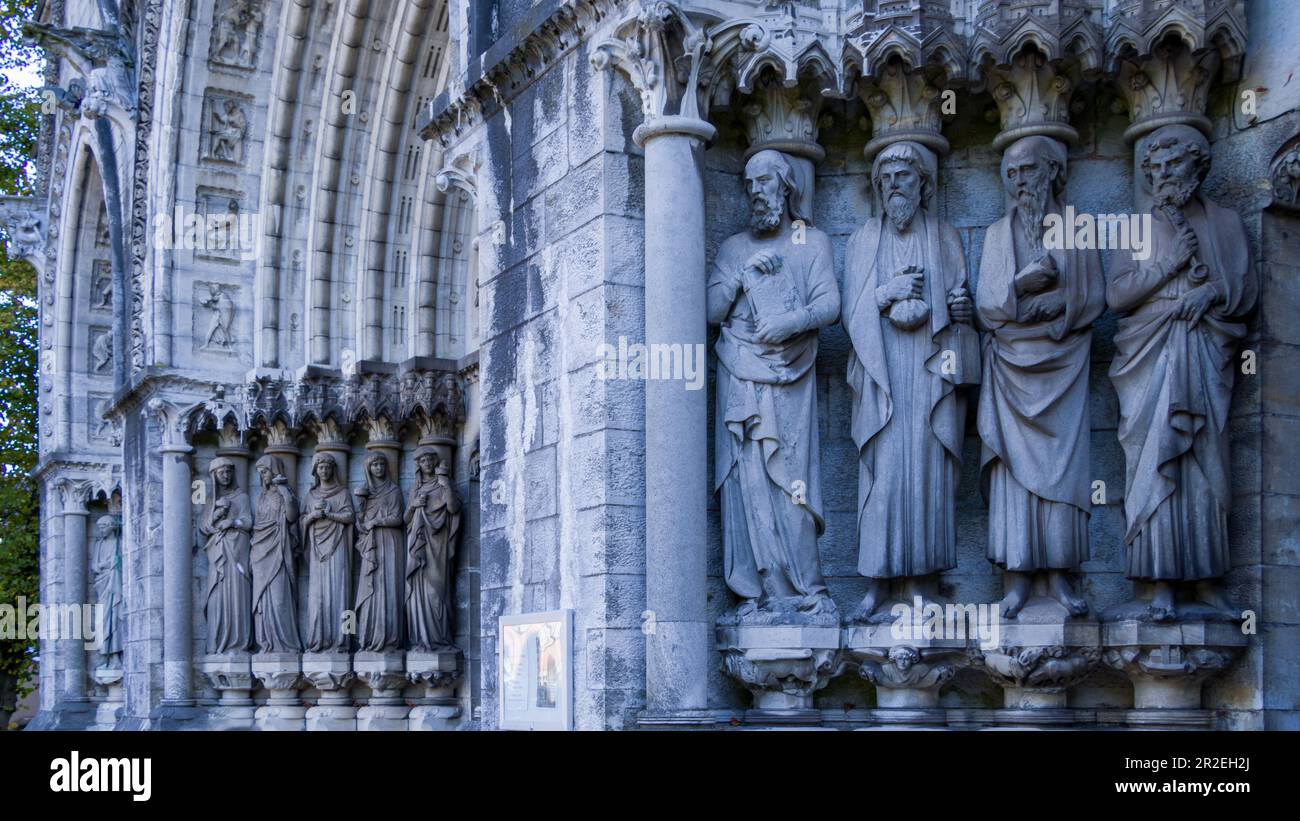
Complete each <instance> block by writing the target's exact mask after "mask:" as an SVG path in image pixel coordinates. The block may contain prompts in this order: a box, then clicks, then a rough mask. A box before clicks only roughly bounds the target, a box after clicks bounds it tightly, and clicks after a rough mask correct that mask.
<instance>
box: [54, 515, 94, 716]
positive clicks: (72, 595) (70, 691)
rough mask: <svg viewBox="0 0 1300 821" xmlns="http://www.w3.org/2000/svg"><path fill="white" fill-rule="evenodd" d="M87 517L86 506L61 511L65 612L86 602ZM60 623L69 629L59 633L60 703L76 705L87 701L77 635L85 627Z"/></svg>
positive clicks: (81, 644) (82, 650)
mask: <svg viewBox="0 0 1300 821" xmlns="http://www.w3.org/2000/svg"><path fill="white" fill-rule="evenodd" d="M87 517H88V514H87V511H86V509H85V507H84V506H83V505H81V504H79V503H78V504H76V506H75V508H74V509H71V510H69V509H67V508H65V509H64V511H63V544H64V552H63V585H64V589H63V596H64V600H63V602H62V604H63V605H65V607H66V608H67V613H69V614H70V613H72V612H73V611H72V607H73V606H75V607H77V608H80V607H81V606H82V605H84V604H86V603H88V602H89V599H88V598H87V594H86V572H87V558H86V553H87V548H86V519H87ZM59 612H60V619H61V621H63V623H61V624H60V625H59V629H60V631H63V630H68V629H70V628H71V632H69V633H66V634H65V633H62V632H61V633H60V635H61V636H62V637H63V700H64V701H65V702H78V701H85V700H86V644H85V642H86V640H87V638H88V637H87V636H84V635H82V634H81V633H80V628H84V627H85V626H86V625H85V619H84V618H82V617H81V616H78V617H77V620H78V621H79V622H80V624H71V623H70V622H71V618H70V617H69V618H68V619H66V620H63V618H62V612H63V611H59Z"/></svg>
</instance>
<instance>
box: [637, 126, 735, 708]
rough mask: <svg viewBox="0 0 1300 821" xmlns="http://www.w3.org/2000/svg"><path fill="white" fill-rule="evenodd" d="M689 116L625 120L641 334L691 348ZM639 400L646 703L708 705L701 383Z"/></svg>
mask: <svg viewBox="0 0 1300 821" xmlns="http://www.w3.org/2000/svg"><path fill="white" fill-rule="evenodd" d="M715 133H716V132H715V129H714V128H713V126H712V125H710V124H709V123H707V122H704V121H703V120H700V119H697V118H695V117H681V116H663V117H657V118H654V119H651V120H648V121H647V122H645V123H644V124H642V125H641V126H640V127H638V128H637V130H636V133H635V134H634V139H635V140H636V142H637V144H638V145H640V146H642V147H643V148H644V149H645V178H646V186H645V191H646V195H645V334H646V338H645V341H646V343H647V344H648V345H654V344H655V343H666V344H671V345H681V346H682V347H683V348H684V349H685V348H686V346H695V345H698V346H700V348H701V349H702V348H703V346H704V344H705V341H706V339H707V325H706V323H705V315H704V308H705V285H706V282H707V277H706V275H705V268H704V179H703V174H702V170H701V165H702V157H701V152H702V150H703V143H704V142H705V141H706V140H709V139H712V138H713V136H714V134H715ZM645 403H646V414H645V416H646V418H645V428H646V454H645V468H646V487H645V491H646V609H647V610H648V611H649V617H650V618H652V619H653V623H654V630H653V632H650V633H649V634H648V635H647V636H646V710H647V712H648V713H649V714H651V715H663V714H674V713H681V712H683V711H690V710H703V709H704V708H705V707H707V706H708V697H707V681H708V668H709V662H710V659H709V653H708V629H709V628H708V624H707V621H708V620H707V613H706V599H707V595H706V577H707V570H706V567H705V550H706V549H707V518H706V517H707V513H706V507H707V504H708V499H709V479H708V460H707V459H704V458H703V456H704V454H705V453H707V452H708V441H707V430H708V413H709V405H708V392H707V391H702V390H688V389H687V384H686V382H685V381H684V380H650V381H648V382H646V387H645Z"/></svg>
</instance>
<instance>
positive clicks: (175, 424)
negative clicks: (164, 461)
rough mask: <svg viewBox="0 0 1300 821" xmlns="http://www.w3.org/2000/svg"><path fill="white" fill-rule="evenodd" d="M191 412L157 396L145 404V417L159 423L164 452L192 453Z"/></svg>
mask: <svg viewBox="0 0 1300 821" xmlns="http://www.w3.org/2000/svg"><path fill="white" fill-rule="evenodd" d="M189 411H190V409H188V408H181V407H180V406H178V405H176V404H175V403H173V402H168V401H167V400H165V399H162V398H161V397H157V396H155V397H153V398H152V399H150V400H149V401H148V402H147V403H146V404H145V407H144V413H145V415H146V416H152V417H153V419H154V421H155V422H157V423H158V431H159V433H160V434H161V436H162V443H161V444H162V448H163V450H168V449H171V450H183V451H185V452H189V451H190V443H189V424H188V422H189Z"/></svg>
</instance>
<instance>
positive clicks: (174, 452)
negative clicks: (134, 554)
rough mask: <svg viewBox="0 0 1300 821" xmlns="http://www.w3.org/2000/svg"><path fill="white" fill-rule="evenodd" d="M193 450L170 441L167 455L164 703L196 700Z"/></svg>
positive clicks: (165, 450) (164, 534)
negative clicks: (191, 486)
mask: <svg viewBox="0 0 1300 821" xmlns="http://www.w3.org/2000/svg"><path fill="white" fill-rule="evenodd" d="M192 450H193V449H192V448H191V447H189V446H188V445H169V446H164V447H163V448H162V456H163V628H164V630H163V701H164V702H166V703H168V704H172V705H180V706H188V705H192V704H193V703H194V700H193V692H194V664H193V662H194V605H193V598H194V597H193V594H192V591H191V587H192V585H193V576H194V567H193V564H194V559H193V549H194V546H193V544H192V542H193V533H192V529H191V526H190V518H191V506H190V462H189V455H190V453H191V452H192Z"/></svg>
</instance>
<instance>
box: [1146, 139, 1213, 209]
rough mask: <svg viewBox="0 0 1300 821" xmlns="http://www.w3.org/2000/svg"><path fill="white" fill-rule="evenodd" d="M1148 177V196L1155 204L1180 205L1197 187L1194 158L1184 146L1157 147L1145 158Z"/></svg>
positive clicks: (1198, 183) (1197, 176)
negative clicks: (1149, 187)
mask: <svg viewBox="0 0 1300 821" xmlns="http://www.w3.org/2000/svg"><path fill="white" fill-rule="evenodd" d="M1146 165H1147V168H1148V173H1149V174H1150V177H1151V196H1152V197H1153V198H1154V199H1155V202H1156V204H1157V205H1174V206H1177V207H1179V208H1181V207H1182V206H1184V205H1186V204H1187V201H1188V200H1190V199H1191V198H1192V195H1193V194H1195V193H1196V189H1197V188H1199V187H1200V184H1201V181H1200V175H1199V173H1198V170H1197V167H1196V157H1195V156H1194V155H1193V152H1191V151H1189V150H1188V149H1187V147H1186V146H1184V145H1174V146H1170V147H1168V148H1158V149H1156V150H1155V151H1153V152H1152V153H1151V156H1150V157H1148V158H1147V161H1146Z"/></svg>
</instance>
